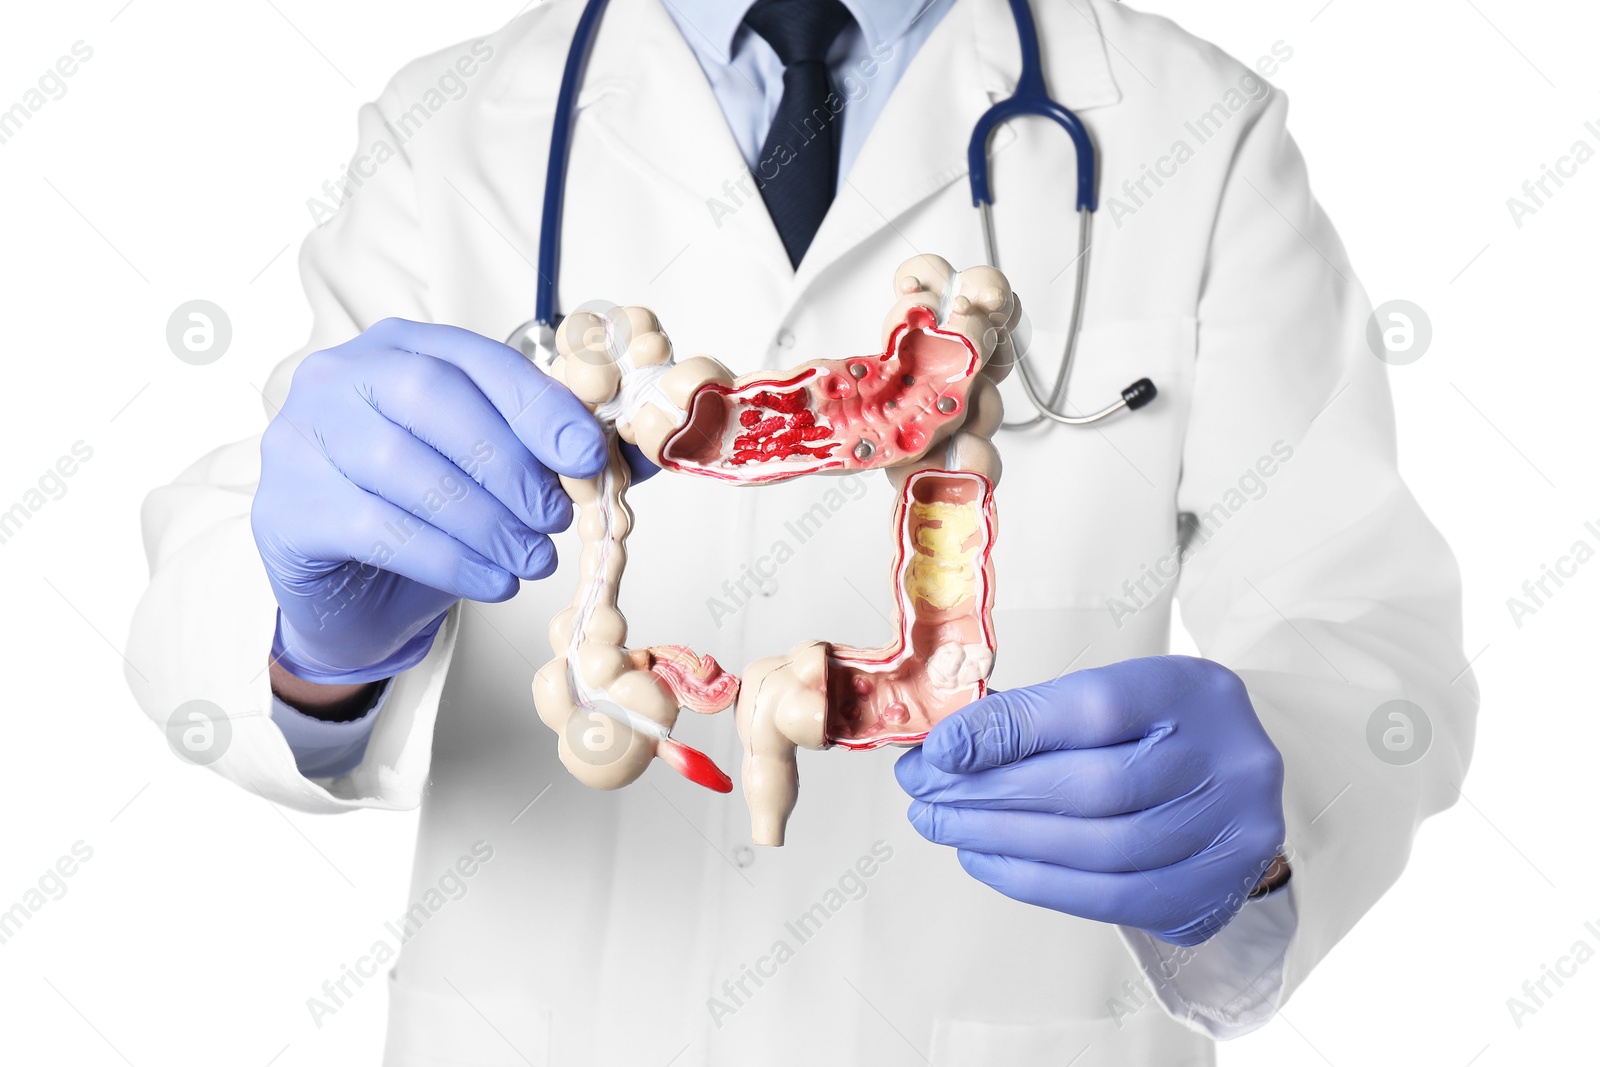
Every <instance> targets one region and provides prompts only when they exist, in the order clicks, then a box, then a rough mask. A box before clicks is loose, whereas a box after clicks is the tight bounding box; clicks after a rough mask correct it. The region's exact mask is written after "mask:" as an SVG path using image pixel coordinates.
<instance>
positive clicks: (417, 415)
mask: <svg viewBox="0 0 1600 1067" xmlns="http://www.w3.org/2000/svg"><path fill="white" fill-rule="evenodd" d="M608 448H609V444H608V442H607V438H606V434H605V431H604V430H603V429H602V428H601V426H600V425H599V423H597V422H596V421H595V420H594V418H593V416H591V415H590V414H589V412H588V411H587V410H586V409H585V408H584V406H583V404H582V403H581V402H580V401H579V400H578V398H577V397H575V396H573V395H572V393H571V392H569V391H568V390H567V389H565V388H564V387H562V386H561V385H559V384H558V383H556V382H554V381H552V380H551V379H550V378H549V377H547V376H546V375H545V374H544V373H542V372H541V371H540V370H539V369H538V368H536V367H535V366H534V365H533V364H532V363H530V362H528V360H527V359H525V358H524V357H523V356H522V355H521V354H520V353H518V352H517V351H515V350H514V349H511V348H508V347H507V346H505V345H503V344H500V343H499V342H497V341H491V340H489V339H488V338H486V337H480V336H479V335H477V334H475V333H471V332H469V331H467V330H461V329H457V328H455V327H451V326H434V325H427V324H423V323H415V322H406V321H404V320H400V319H386V320H385V321H383V322H380V323H378V324H377V325H375V326H373V327H372V328H371V329H369V330H367V331H366V332H365V333H363V334H362V335H361V336H359V337H357V338H355V339H354V340H352V341H349V342H347V343H345V344H342V345H340V346H339V347H337V348H330V349H327V350H326V351H322V352H317V353H314V354H313V355H311V356H308V357H307V358H306V360H305V362H304V363H302V364H301V365H300V367H299V368H298V369H297V370H296V371H295V376H294V381H293V383H292V385H291V387H290V390H289V397H288V399H287V401H286V402H285V403H284V406H283V410H282V411H280V412H279V413H278V416H277V417H276V418H275V419H273V420H272V423H271V425H269V426H268V427H267V430H266V434H265V435H264V437H263V438H262V441H261V483H260V487H259V488H258V489H257V491H256V497H255V505H254V507H253V509H252V511H251V516H250V518H251V525H252V527H253V529H254V532H255V538H256V545H257V547H258V548H259V549H260V552H261V559H262V562H263V563H265V564H266V569H267V577H268V578H269V579H270V581H271V583H272V589H273V592H274V593H275V594H276V596H277V601H278V607H279V612H278V634H277V639H276V641H275V642H274V647H273V655H274V656H275V658H277V659H278V660H279V662H280V663H281V664H282V665H283V666H284V667H285V668H287V669H288V670H289V672H290V673H291V674H294V675H296V676H298V677H300V678H304V679H305V680H307V681H310V682H321V683H325V684H349V683H360V682H373V681H378V680H381V679H384V678H389V677H392V676H393V675H395V674H398V673H399V672H400V671H403V670H406V669H407V668H409V667H413V666H415V665H416V664H417V663H419V662H420V661H421V660H422V658H423V657H424V656H426V655H427V653H428V649H429V648H430V647H431V646H432V644H433V638H434V634H435V633H436V632H437V631H438V629H439V626H440V625H441V624H442V623H443V622H444V617H445V613H446V612H447V611H448V609H449V608H450V607H451V605H453V604H454V603H455V602H456V601H457V600H460V599H462V598H467V599H471V600H481V601H488V602H498V601H502V600H508V599H510V598H511V597H512V596H513V595H515V594H516V592H517V590H518V588H519V587H520V583H519V581H518V579H537V578H544V577H547V576H548V575H549V574H550V573H551V572H552V571H554V570H555V566H556V553H555V547H554V545H553V544H552V543H551V541H550V538H549V536H548V535H549V534H551V533H555V532H557V531H560V530H563V529H565V528H566V527H567V526H568V524H569V523H571V521H572V501H571V500H570V499H569V498H568V497H567V494H566V493H565V492H564V491H563V490H562V488H561V483H560V482H559V481H558V480H557V478H556V473H553V472H558V473H561V474H566V475H571V476H573V477H580V478H587V477H593V476H594V475H596V474H598V473H599V472H600V471H601V470H602V469H603V467H604V466H605V463H606V456H607V450H608Z"/></svg>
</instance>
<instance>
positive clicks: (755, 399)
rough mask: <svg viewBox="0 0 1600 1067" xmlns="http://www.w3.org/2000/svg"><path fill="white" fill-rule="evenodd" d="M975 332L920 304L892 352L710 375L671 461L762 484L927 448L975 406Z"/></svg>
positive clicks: (677, 466) (672, 465)
mask: <svg viewBox="0 0 1600 1067" xmlns="http://www.w3.org/2000/svg"><path fill="white" fill-rule="evenodd" d="M981 362H982V361H981V359H980V357H979V355H978V352H977V349H976V348H975V347H974V346H973V344H972V342H971V341H970V340H969V339H968V338H967V337H965V336H964V335H962V334H959V333H954V332H950V331H946V330H941V329H938V328H937V327H936V325H935V322H934V316H933V313H932V312H930V311H928V310H927V309H926V308H923V307H913V308H911V309H909V310H908V312H907V313H906V319H905V321H904V322H903V323H901V324H900V325H899V326H898V327H896V328H895V330H894V331H893V332H892V333H891V334H890V337H889V343H888V345H887V346H886V349H885V351H884V352H882V353H880V354H878V355H874V356H859V357H853V358H849V359H829V360H816V361H813V362H811V363H808V364H804V365H803V366H802V367H801V368H800V370H799V372H798V373H795V374H793V375H792V376H790V377H788V378H784V379H776V378H772V379H759V380H756V381H747V382H745V383H744V384H742V385H740V386H736V387H734V386H728V385H723V384H720V383H716V382H708V383H706V384H705V385H703V386H702V387H701V388H700V389H699V390H698V391H696V393H695V394H694V396H693V398H692V399H691V401H690V403H689V405H688V412H687V417H686V418H685V420H684V423H683V425H682V426H680V427H679V428H678V430H677V431H676V432H675V433H674V434H673V435H672V436H671V437H669V438H668V439H667V441H666V442H665V444H664V445H663V446H662V450H661V463H662V466H664V467H666V468H668V469H669V470H675V471H680V472H682V473H686V474H696V475H700V476H702V477H708V478H715V479H718V480H720V481H727V482H735V483H739V484H745V485H761V484H768V483H771V482H777V481H786V480H788V479H790V478H797V477H800V476H802V475H806V474H815V473H818V472H820V471H829V470H871V469H878V468H882V467H888V466H893V465H895V464H898V463H905V462H909V461H911V460H914V459H916V458H918V457H920V456H921V455H922V454H923V453H924V452H925V451H926V450H927V448H928V446H929V443H930V442H931V441H933V440H935V439H937V437H938V436H939V434H940V431H941V430H942V429H943V428H944V427H945V426H946V425H949V424H959V423H960V421H961V420H963V419H965V418H966V415H967V398H968V394H969V392H970V390H971V387H972V382H973V379H974V377H975V375H976V374H977V371H978V368H979V367H980V365H981Z"/></svg>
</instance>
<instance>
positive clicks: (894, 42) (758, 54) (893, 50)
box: [661, 0, 955, 188]
mask: <svg viewBox="0 0 1600 1067" xmlns="http://www.w3.org/2000/svg"><path fill="white" fill-rule="evenodd" d="M661 2H662V4H663V5H664V6H665V7H666V9H667V13H668V14H670V15H671V16H672V21H673V22H675V23H677V24H678V32H680V33H682V34H683V39H684V40H685V41H688V42H689V47H690V49H692V50H693V52H694V55H695V58H696V59H698V60H699V61H700V69H701V70H703V71H705V72H706V79H707V80H708V81H710V82H711V91H712V92H713V93H715V94H716V97H717V103H718V104H720V105H721V106H722V114H723V117H724V118H726V119H727V120H728V128H729V129H730V130H732V131H733V139H734V140H735V141H737V142H738V144H739V151H740V152H741V153H743V154H744V159H745V162H746V163H748V164H749V165H750V169H751V171H752V172H754V171H756V169H757V165H758V164H759V162H760V160H761V146H762V144H763V143H765V141H766V139H767V132H768V131H769V130H771V129H772V119H773V116H774V115H776V114H777V113H778V101H780V100H782V99H783V64H782V63H781V62H780V61H779V60H778V54H777V53H776V52H774V51H773V50H772V46H771V45H769V44H767V42H766V41H765V40H763V39H762V37H761V36H760V35H759V34H757V33H756V32H755V31H753V30H751V29H750V28H749V27H748V26H746V25H744V13H745V12H746V11H748V10H750V0H661ZM843 3H844V6H845V7H846V8H848V9H849V10H850V14H852V15H854V16H855V24H854V25H853V26H850V27H848V28H847V29H846V30H845V31H844V32H843V33H841V34H840V35H839V39H838V40H837V41H835V42H834V46H833V51H832V52H830V53H829V54H828V66H829V68H830V69H831V70H832V72H833V88H834V91H835V92H836V93H838V94H839V96H840V97H841V98H842V99H843V100H844V101H845V105H844V110H843V112H842V113H841V114H840V116H839V186H840V187H841V188H842V187H843V186H844V182H845V180H846V179H847V178H848V177H849V175H850V165H851V164H852V163H854V162H855V160H856V156H858V155H860V153H861V146H862V145H863V144H864V143H865V142H866V139H867V134H868V133H869V132H871V130H872V127H873V126H874V125H876V124H877V121H878V116H879V115H880V114H882V113H883V105H884V104H886V103H887V102H888V100H889V94H890V93H892V92H894V87H895V86H896V85H897V84H899V82H900V76H901V75H902V74H904V73H905V70H906V67H908V66H910V65H911V60H912V59H913V58H914V57H915V56H916V54H917V51H918V50H919V49H920V48H921V47H922V44H923V42H924V41H926V40H927V39H928V36H929V35H930V34H932V33H933V30H934V27H936V26H937V25H939V22H940V20H942V19H943V18H944V16H945V14H946V13H948V12H949V10H950V8H951V7H952V6H954V4H955V0H843Z"/></svg>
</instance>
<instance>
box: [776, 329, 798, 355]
mask: <svg viewBox="0 0 1600 1067" xmlns="http://www.w3.org/2000/svg"><path fill="white" fill-rule="evenodd" d="M778 347H779V348H781V349H783V350H784V351H786V352H787V351H788V350H789V349H791V348H793V347H794V331H793V330H779V331H778Z"/></svg>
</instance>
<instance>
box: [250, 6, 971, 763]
mask: <svg viewBox="0 0 1600 1067" xmlns="http://www.w3.org/2000/svg"><path fill="white" fill-rule="evenodd" d="M661 2H662V4H663V6H665V7H666V9H667V12H668V14H670V15H671V16H672V21H673V22H675V23H677V26H678V31H679V32H680V33H682V34H683V39H684V40H685V41H687V42H688V44H689V48H690V49H691V50H692V51H693V52H694V55H695V58H696V59H697V60H699V61H700V69H702V70H704V71H705V73H706V79H707V80H708V81H709V82H710V83H711V91H712V92H713V93H714V94H716V98H717V104H718V105H719V106H721V108H722V114H723V116H724V117H725V118H726V119H727V121H728V128H729V129H730V130H731V131H732V132H733V138H734V140H735V141H736V142H738V145H739V151H740V152H741V153H743V155H744V158H745V162H746V163H748V164H749V165H750V169H751V171H752V172H754V171H755V170H756V168H757V166H758V164H759V163H760V160H761V146H762V145H763V144H764V143H765V142H766V139H767V132H768V131H769V130H770V129H771V128H772V119H773V116H775V115H776V114H777V113H778V102H779V101H780V100H782V99H783V63H782V62H780V61H779V59H778V54H777V53H776V52H774V51H773V50H772V46H771V45H769V44H767V42H766V41H765V40H763V39H762V38H761V36H760V35H759V34H757V33H755V32H754V31H753V30H751V29H750V28H749V27H748V26H746V25H744V13H745V12H746V11H748V10H750V4H751V2H753V0H661ZM843 3H844V6H845V7H847V8H849V10H850V14H851V15H853V16H855V24H854V25H853V26H850V27H848V28H847V29H846V30H845V31H844V32H843V33H842V34H840V35H839V39H838V40H837V41H836V42H834V46H833V51H832V52H830V53H829V55H828V66H829V68H830V69H831V71H832V73H833V86H834V91H835V92H837V93H838V94H839V96H840V97H841V98H842V99H843V100H844V101H845V105H844V109H843V110H842V111H841V112H840V114H839V119H838V122H839V184H840V186H841V187H842V186H843V184H844V182H845V180H846V178H848V177H849V174H850V165H851V164H852V163H854V162H855V160H856V156H858V155H859V154H860V153H861V146H862V144H863V143H865V141H866V139H867V134H868V133H869V132H870V131H871V130H872V127H873V126H874V125H875V124H876V123H877V121H878V116H879V115H880V114H882V113H883V105H884V104H885V103H887V102H888V99H889V94H890V93H892V92H893V91H894V87H895V86H896V85H897V84H899V82H900V76H901V75H902V74H904V73H905V70H906V67H908V66H910V64H911V60H912V59H913V58H914V57H915V56H916V54H917V50H918V49H920V48H921V47H922V44H923V42H924V41H926V40H927V39H928V36H929V34H931V33H932V32H933V30H934V27H935V26H937V25H938V24H939V22H940V20H941V19H943V18H944V16H945V14H946V13H948V12H949V10H950V8H951V7H952V6H954V4H955V0H843ZM388 691H389V690H388V686H385V687H384V689H383V691H382V693H380V695H379V696H378V699H377V700H376V701H374V703H373V705H372V707H371V708H369V709H368V710H367V713H366V714H365V715H363V716H362V717H361V718H359V719H356V720H354V721H352V722H341V723H328V722H323V721H322V720H320V719H314V718H312V717H311V716H309V715H305V714H302V713H301V712H299V711H296V710H295V709H294V708H291V707H290V706H289V705H287V704H285V703H283V702H282V701H281V700H276V699H275V700H273V702H272V721H273V722H275V723H277V724H278V729H279V730H281V731H283V736H284V739H285V740H286V741H288V742H289V749H290V751H292V752H293V753H294V759H295V766H297V767H298V768H299V769H300V773H301V774H303V775H305V776H306V777H307V778H337V777H340V776H341V775H345V774H349V773H350V772H351V771H353V770H355V768H356V767H357V766H359V765H360V763H361V760H362V758H363V757H364V756H365V755H366V751H367V742H368V740H369V739H370V738H371V737H372V729H373V727H374V726H375V725H376V724H377V720H378V713H379V712H380V711H381V710H382V709H383V701H384V698H385V697H386V696H387V695H388Z"/></svg>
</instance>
